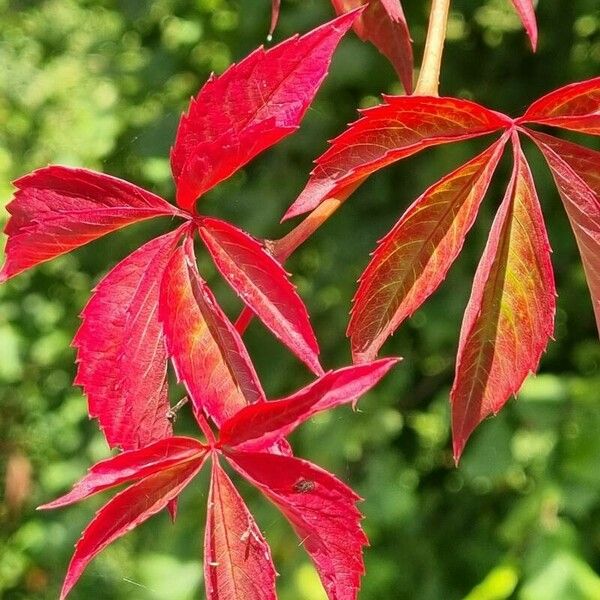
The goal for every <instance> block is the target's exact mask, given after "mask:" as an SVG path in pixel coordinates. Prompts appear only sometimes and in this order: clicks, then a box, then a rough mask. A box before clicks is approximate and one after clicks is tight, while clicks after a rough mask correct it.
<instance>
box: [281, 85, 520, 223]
mask: <svg viewBox="0 0 600 600" xmlns="http://www.w3.org/2000/svg"><path fill="white" fill-rule="evenodd" d="M384 101H385V102H384V104H380V105H379V106H375V107H373V108H368V109H366V110H364V111H362V116H361V118H360V119H359V120H358V121H355V122H354V123H352V124H351V125H350V127H349V128H348V129H347V130H346V131H344V133H342V134H341V135H339V136H338V137H337V138H336V139H334V140H333V141H332V142H331V145H330V147H329V149H328V150H327V151H326V152H325V153H324V154H323V155H322V156H321V157H319V158H318V159H317V160H316V161H315V162H316V167H315V168H314V169H313V171H312V173H311V176H310V179H309V181H308V183H307V185H306V187H305V188H304V190H303V191H302V193H301V194H300V196H299V197H298V198H297V199H296V201H295V202H294V203H293V204H292V206H291V207H290V208H289V209H288V211H287V213H286V214H285V216H284V219H289V218H290V217H293V216H296V215H299V214H301V213H303V212H306V211H309V210H312V209H313V208H315V207H316V206H318V205H319V204H320V203H321V202H322V201H323V200H326V199H327V198H333V197H335V198H338V199H339V200H344V199H345V198H346V197H347V196H348V195H349V194H350V193H351V192H352V191H354V189H356V187H358V185H360V183H362V182H363V181H364V180H365V179H366V178H367V177H368V176H369V175H371V174H372V173H374V172H375V171H378V170H379V169H382V168H383V167H386V166H387V165H390V164H392V163H393V162H396V161H398V160H400V159H402V158H406V157H407V156H410V155H412V154H415V153H416V152H419V151H420V150H423V149H425V148H428V147H430V146H435V145H438V144H443V143H447V142H456V141H459V140H465V139H469V138H472V137H476V136H479V135H483V134H486V133H491V132H493V131H496V130H498V129H503V128H505V127H509V126H510V125H511V124H512V121H511V119H509V118H508V117H506V116H504V115H501V114H500V113H496V112H493V111H491V110H488V109H487V108H484V107H483V106H480V105H479V104H475V103H474V102H470V101H468V100H459V99H456V98H436V97H429V96H384Z"/></svg>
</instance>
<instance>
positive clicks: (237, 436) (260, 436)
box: [220, 358, 398, 451]
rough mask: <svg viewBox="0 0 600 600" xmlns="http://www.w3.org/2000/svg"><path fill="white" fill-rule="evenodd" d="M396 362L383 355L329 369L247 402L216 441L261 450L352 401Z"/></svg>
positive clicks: (241, 447)
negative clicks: (271, 396)
mask: <svg viewBox="0 0 600 600" xmlns="http://www.w3.org/2000/svg"><path fill="white" fill-rule="evenodd" d="M397 362H398V359H396V358H386V359H382V360H378V361H375V362H373V363H370V364H363V365H355V366H351V367H346V368H344V369H339V370H337V371H330V372H329V373H326V374H325V375H323V376H322V377H320V378H319V379H317V381H315V382H314V383H312V384H311V385H309V386H307V387H305V388H303V389H302V390H300V391H299V392H296V393H295V394H293V395H292V396H289V397H287V398H284V399H282V400H275V401H273V402H262V403H260V404H253V405H252V406H247V407H246V408H244V409H242V410H241V411H240V412H238V413H237V414H236V415H235V416H234V417H232V418H231V419H229V420H228V421H226V422H225V423H224V424H223V426H222V428H221V435H220V442H221V444H222V445H224V446H238V447H240V449H243V450H245V451H246V450H249V451H260V450H263V451H264V450H265V449H266V448H268V447H270V446H271V445H272V444H273V443H274V442H276V441H277V440H278V439H280V438H283V437H285V436H287V435H288V434H290V433H291V432H292V431H293V430H294V429H296V427H298V425H300V424H301V423H303V422H304V421H306V420H308V419H310V418H311V417H312V416H313V415H315V414H316V413H318V412H321V411H324V410H328V409H330V408H333V407H335V406H338V405H339V404H346V403H349V402H353V403H356V401H357V400H358V398H359V397H360V396H362V395H363V394H364V393H366V392H367V391H368V390H370V389H371V388H372V387H373V386H374V385H376V384H377V383H378V382H379V380H380V379H381V378H382V377H383V376H384V375H385V374H386V373H387V372H388V371H389V370H390V369H391V368H392V367H393V366H394V365H395V364H396V363H397Z"/></svg>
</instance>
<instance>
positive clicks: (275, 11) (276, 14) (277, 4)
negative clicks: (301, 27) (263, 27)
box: [269, 0, 281, 39]
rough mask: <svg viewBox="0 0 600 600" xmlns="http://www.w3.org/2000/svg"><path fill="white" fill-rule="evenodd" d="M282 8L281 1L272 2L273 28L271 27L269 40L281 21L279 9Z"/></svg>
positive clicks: (273, 0)
mask: <svg viewBox="0 0 600 600" xmlns="http://www.w3.org/2000/svg"><path fill="white" fill-rule="evenodd" d="M280 8H281V0H272V6H271V26H270V27H269V39H270V38H271V37H272V36H273V32H274V31H275V27H277V21H278V20H279V9H280Z"/></svg>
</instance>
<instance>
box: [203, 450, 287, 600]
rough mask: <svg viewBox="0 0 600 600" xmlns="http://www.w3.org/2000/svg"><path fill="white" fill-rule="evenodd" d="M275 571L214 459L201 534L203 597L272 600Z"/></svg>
mask: <svg viewBox="0 0 600 600" xmlns="http://www.w3.org/2000/svg"><path fill="white" fill-rule="evenodd" d="M275 575H276V574H275V568H274V567H273V561H272V559H271V551H270V550H269V546H268V544H267V542H266V541H265V539H264V538H263V536H262V534H261V532H260V529H259V528H258V527H257V525H256V522H255V521H254V518H253V517H252V515H251V514H250V512H249V511H248V509H247V508H246V505H245V504H244V501H243V500H242V498H241V497H240V495H239V494H238V492H237V490H236V489H235V487H233V483H231V480H230V479H229V477H227V474H226V473H225V471H223V469H222V468H221V467H220V466H219V463H218V462H216V461H215V462H214V463H213V470H212V478H211V482H210V492H209V497H208V514H207V518H206V534H205V537H204V580H205V582H206V598H207V600H250V599H251V600H276V598H277V594H276V593H275Z"/></svg>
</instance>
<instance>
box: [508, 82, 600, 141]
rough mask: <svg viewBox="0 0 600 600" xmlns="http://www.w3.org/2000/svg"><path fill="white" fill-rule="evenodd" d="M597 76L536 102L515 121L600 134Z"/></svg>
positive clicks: (599, 103) (599, 102) (599, 97)
mask: <svg viewBox="0 0 600 600" xmlns="http://www.w3.org/2000/svg"><path fill="white" fill-rule="evenodd" d="M599 106H600V77H596V78H595V79H588V80H587V81H580V82H578V83H572V84H570V85H567V86H565V87H562V88H560V89H558V90H554V91H553V92H550V93H549V94H546V95H545V96H543V97H542V98H540V99H539V100H536V101H535V102H534V103H533V104H532V105H531V106H530V107H529V108H528V109H527V111H526V112H525V114H524V115H523V116H522V117H521V118H520V119H518V122H519V123H540V124H542V125H553V126H555V127H562V128H564V129H571V130H573V131H581V132H582V133H589V134H592V135H600V110H598V107H599Z"/></svg>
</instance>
